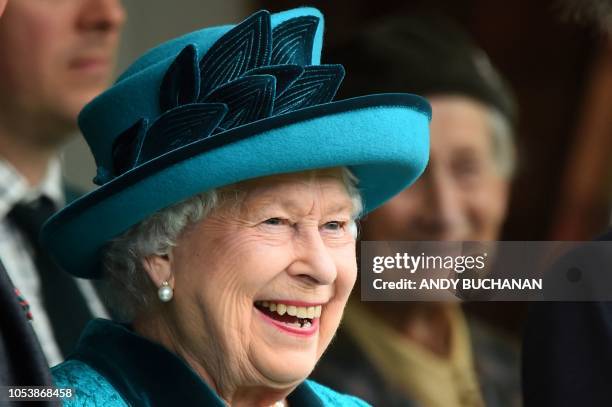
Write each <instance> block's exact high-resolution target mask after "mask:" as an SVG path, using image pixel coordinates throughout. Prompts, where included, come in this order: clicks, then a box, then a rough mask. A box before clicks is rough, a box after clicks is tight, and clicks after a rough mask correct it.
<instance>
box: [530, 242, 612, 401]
mask: <svg viewBox="0 0 612 407" xmlns="http://www.w3.org/2000/svg"><path fill="white" fill-rule="evenodd" d="M598 240H612V230H609V231H608V232H607V233H606V234H605V235H603V236H602V237H600V238H599V239H598ZM609 272H610V273H612V268H610V270H609ZM522 370H523V396H524V402H525V407H536V406H537V407H541V406H555V407H564V406H568V407H569V406H572V407H574V406H588V407H599V406H612V303H610V302H539V303H533V304H531V306H530V311H529V316H528V319H527V325H526V330H525V336H524V343H523V368H522Z"/></svg>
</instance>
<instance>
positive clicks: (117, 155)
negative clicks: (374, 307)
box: [94, 119, 147, 185]
mask: <svg viewBox="0 0 612 407" xmlns="http://www.w3.org/2000/svg"><path fill="white" fill-rule="evenodd" d="M146 129H147V120H146V119H140V120H138V121H137V122H136V123H135V124H134V125H133V126H132V127H130V128H129V129H127V130H126V131H124V132H123V133H121V134H120V135H119V137H117V138H116V139H115V141H114V142H113V164H114V168H113V171H114V174H122V173H124V172H125V171H127V170H129V169H130V168H132V167H134V166H135V165H136V158H137V157H136V155H137V154H138V151H139V150H140V146H139V145H138V144H139V143H140V142H141V140H142V139H143V138H144V135H145V131H146ZM110 175H111V174H108V173H107V172H104V171H103V170H101V167H98V173H97V175H96V177H95V178H94V182H95V183H96V184H98V185H102V184H104V183H106V182H107V181H108V179H107V178H109V177H110Z"/></svg>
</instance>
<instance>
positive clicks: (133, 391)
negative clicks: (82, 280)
mask: <svg viewBox="0 0 612 407" xmlns="http://www.w3.org/2000/svg"><path fill="white" fill-rule="evenodd" d="M322 32H323V26H322V16H321V14H320V13H319V12H318V11H317V10H314V9H310V8H301V9H296V10H291V11H287V12H283V13H278V14H273V15H270V14H269V13H268V12H266V11H261V12H258V13H255V14H254V15H252V16H251V17H249V18H247V19H246V20H245V21H243V22H242V23H240V24H238V25H236V26H222V27H214V28H209V29H204V30H201V31H197V32H195V33H191V34H188V35H186V36H184V37H181V38H178V39H175V40H172V41H170V42H167V43H165V44H162V45H160V46H158V47H157V48H155V49H153V50H151V51H149V52H148V53H147V54H145V55H144V56H143V57H141V58H140V59H139V60H138V61H136V62H135V63H134V64H133V65H132V67H131V68H129V69H128V71H127V72H125V73H124V74H123V75H122V76H121V77H120V78H119V80H118V81H117V83H116V84H115V85H114V86H113V87H112V88H111V89H109V90H108V91H107V92H105V93H104V94H102V95H101V96H100V97H98V98H97V99H95V100H94V101H93V102H92V103H91V104H90V105H88V106H87V107H86V108H85V109H84V110H83V112H82V113H81V116H80V118H79V122H80V126H81V129H82V130H83V134H84V135H85V137H86V138H87V141H88V143H89V145H90V147H91V149H92V151H93V153H94V156H95V159H96V162H97V165H98V173H97V176H96V178H95V179H94V181H95V182H96V183H97V184H99V185H101V186H100V188H98V189H97V190H95V191H93V192H92V193H90V194H89V195H87V196H85V197H83V198H82V199H80V200H79V201H77V202H75V203H73V204H72V205H70V206H69V207H67V208H66V209H64V210H63V211H62V212H60V213H59V214H57V215H56V216H55V217H54V218H52V219H51V220H50V221H49V222H48V223H47V224H46V225H45V228H44V230H43V236H42V240H43V242H44V244H45V245H46V246H47V247H48V248H49V250H50V252H51V253H52V255H53V256H54V257H55V259H56V260H57V262H58V263H59V264H60V265H62V266H63V267H64V268H65V269H66V270H67V271H68V272H70V273H72V274H74V275H76V276H80V277H86V278H103V279H104V281H105V282H106V285H107V291H108V293H109V299H110V300H112V301H110V304H111V305H112V306H113V310H114V311H115V312H116V313H117V314H118V315H120V316H121V317H122V318H123V322H125V323H118V322H111V321H105V320H95V321H93V322H91V323H90V324H89V325H88V327H87V328H86V330H85V332H84V333H83V335H82V337H81V340H80V342H79V345H78V346H77V348H76V349H75V351H74V352H73V354H72V355H71V357H69V358H68V360H67V361H66V362H64V363H62V364H60V365H59V366H57V367H55V368H54V370H53V375H54V378H55V381H56V384H57V386H58V387H62V388H71V389H73V390H74V394H73V397H72V398H67V399H66V400H65V403H66V405H69V406H70V405H84V404H87V405H105V406H108V405H110V406H124V405H145V406H152V405H156V406H157V405H181V406H190V405H207V406H208V405H220V406H221V405H226V404H230V405H239V406H242V405H244V406H268V405H275V406H284V405H291V406H294V405H295V406H298V405H309V406H310V405H313V406H317V405H363V404H364V403H363V402H361V401H360V400H358V399H356V398H353V397H350V396H345V395H340V394H338V393H336V392H334V391H332V390H330V389H328V388H325V387H323V386H321V385H318V384H316V383H314V382H310V381H307V380H305V379H306V377H307V376H308V375H309V374H310V372H311V371H312V369H313V368H314V366H315V364H316V363H317V361H318V360H319V358H320V357H321V355H322V354H323V352H324V351H325V349H326V348H327V346H328V344H329V343H330V341H331V339H332V337H333V335H334V333H335V332H336V329H337V328H338V325H339V323H340V319H341V317H342V311H343V309H344V306H345V304H346V301H347V298H348V296H349V292H350V291H351V288H352V287H353V284H354V282H355V278H356V274H357V268H356V257H355V236H356V225H355V221H356V218H357V216H359V214H360V213H365V212H367V211H369V210H371V209H373V208H374V207H376V206H378V205H380V204H381V203H382V202H384V201H385V200H387V199H388V198H390V197H391V196H393V195H394V194H395V193H397V192H398V191H401V190H402V189H403V188H404V187H406V186H407V185H408V184H410V183H411V182H412V181H413V180H414V179H415V178H416V177H417V176H418V175H419V174H420V173H421V172H422V170H423V168H424V166H425V163H426V161H427V152H428V137H427V134H428V133H427V132H428V122H429V117H430V110H429V105H428V104H427V102H425V101H424V100H422V99H420V98H418V97H416V96H412V95H406V94H385V95H372V96H364V97H359V98H355V99H350V100H345V101H339V102H331V100H332V98H333V96H334V94H335V92H336V90H337V88H338V86H339V84H340V82H341V80H342V78H343V76H344V70H343V68H342V67H341V66H340V65H323V64H320V54H321V44H322ZM67 317H69V316H67Z"/></svg>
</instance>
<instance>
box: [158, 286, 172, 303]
mask: <svg viewBox="0 0 612 407" xmlns="http://www.w3.org/2000/svg"><path fill="white" fill-rule="evenodd" d="M157 296H158V297H159V300H160V301H161V302H168V301H170V300H171V299H172V297H173V296H174V290H173V289H172V287H170V285H169V284H168V282H167V281H164V282H163V283H162V285H161V287H159V290H157Z"/></svg>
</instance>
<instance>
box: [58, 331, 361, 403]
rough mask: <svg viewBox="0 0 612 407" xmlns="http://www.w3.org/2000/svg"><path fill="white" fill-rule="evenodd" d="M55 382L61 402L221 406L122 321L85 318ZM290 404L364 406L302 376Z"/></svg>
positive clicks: (187, 369)
mask: <svg viewBox="0 0 612 407" xmlns="http://www.w3.org/2000/svg"><path fill="white" fill-rule="evenodd" d="M52 373H53V379H54V381H55V385H56V386H57V387H59V388H71V389H73V391H74V395H73V397H72V398H69V399H64V400H63V401H64V406H67V407H72V406H105V407H124V406H225V405H226V404H225V403H224V402H223V401H222V400H221V399H220V398H219V397H218V396H217V394H216V393H215V392H214V391H212V390H211V389H210V387H208V385H207V384H206V383H205V382H204V381H202V380H201V379H200V377H199V376H198V375H197V374H196V373H195V372H194V371H193V370H192V369H191V368H190V367H189V366H188V365H187V364H186V363H185V362H183V361H182V360H181V359H179V358H178V357H176V356H175V355H174V354H172V353H170V352H169V351H167V350H166V349H165V348H163V347H162V346H160V345H158V344H155V343H153V342H151V341H149V340H147V339H145V338H143V337H141V336H139V335H137V334H135V333H134V332H132V331H131V330H130V329H129V328H128V327H126V326H125V325H121V324H117V323H114V322H111V321H107V320H102V319H97V320H94V321H92V322H90V323H89V325H87V327H86V328H85V331H84V332H83V335H82V336H81V339H80V340H79V344H78V345H77V348H76V349H75V352H74V353H73V354H72V355H71V356H70V357H69V358H68V359H67V360H66V361H65V362H64V363H62V364H60V365H58V366H56V367H54V368H53V369H52ZM288 401H289V405H290V406H291V407H294V406H357V407H361V406H367V405H368V404H366V403H365V402H363V401H361V400H360V399H358V398H355V397H351V396H347V395H343V394H339V393H336V392H335V391H333V390H331V389H329V388H327V387H325V386H322V385H320V384H318V383H315V382H313V381H309V380H306V381H305V382H304V383H302V384H300V385H299V386H298V387H297V388H296V389H295V390H294V391H293V393H291V394H290V395H289V397H288Z"/></svg>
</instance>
